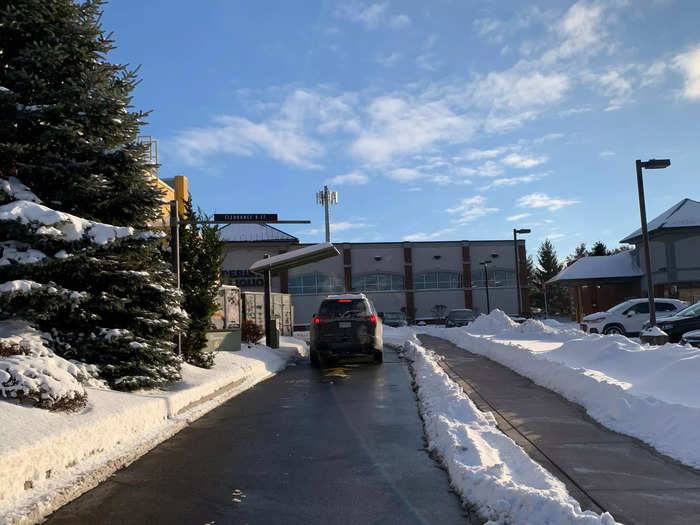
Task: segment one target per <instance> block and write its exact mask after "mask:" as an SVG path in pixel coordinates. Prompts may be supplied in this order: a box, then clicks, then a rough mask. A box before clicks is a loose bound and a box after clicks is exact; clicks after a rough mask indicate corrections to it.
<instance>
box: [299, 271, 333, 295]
mask: <svg viewBox="0 0 700 525" xmlns="http://www.w3.org/2000/svg"><path fill="white" fill-rule="evenodd" d="M344 291H345V282H344V281H343V280H342V279H341V278H339V277H337V276H335V275H326V274H322V273H310V274H306V275H299V276H295V277H291V276H290V277H289V293H290V294H292V295H317V294H327V293H342V292H344Z"/></svg>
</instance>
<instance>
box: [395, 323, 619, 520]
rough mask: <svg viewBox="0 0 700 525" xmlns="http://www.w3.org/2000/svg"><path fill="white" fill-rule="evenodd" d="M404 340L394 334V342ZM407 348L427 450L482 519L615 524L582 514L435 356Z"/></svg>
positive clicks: (415, 346)
mask: <svg viewBox="0 0 700 525" xmlns="http://www.w3.org/2000/svg"><path fill="white" fill-rule="evenodd" d="M398 331H400V332H405V330H403V329H399V330H398ZM392 332H394V331H393V330H392ZM404 335H406V334H404ZM399 337H400V335H399V334H396V333H392V341H397V340H398V338H399ZM403 349H404V354H405V355H406V357H408V358H409V359H410V360H411V361H412V367H411V368H412V374H413V378H414V381H415V382H416V385H417V391H416V393H417V396H418V402H419V406H420V410H421V414H422V416H423V421H424V424H425V431H426V435H427V438H428V448H429V449H430V451H431V452H433V453H436V454H437V455H438V456H439V458H440V460H441V461H442V463H443V465H444V466H445V468H446V469H447V471H448V473H449V476H450V480H451V482H452V486H453V487H454V489H455V490H456V491H457V492H458V493H459V494H460V496H461V497H462V498H463V499H464V501H465V502H466V503H468V504H470V505H474V506H475V507H476V509H475V510H476V512H477V513H478V514H479V515H480V516H481V517H482V518H484V519H487V520H489V523H493V524H494V525H495V524H497V523H499V524H508V523H537V524H542V525H544V524H568V523H577V524H579V523H580V524H583V523H602V524H606V525H612V524H614V523H615V520H614V519H613V517H612V516H611V515H610V514H608V513H604V514H602V515H599V514H596V513H594V512H592V511H582V510H581V507H580V505H579V503H578V502H577V501H576V500H575V499H573V498H572V497H571V496H570V495H569V493H568V492H567V490H566V487H565V486H564V484H563V483H562V482H561V481H559V480H558V479H556V478H555V477H554V476H552V475H551V474H550V473H549V472H547V470H545V469H544V468H542V467H541V466H540V465H538V464H537V463H535V462H534V461H533V460H532V459H530V457H529V456H528V455H527V454H526V453H525V452H524V451H523V450H522V449H521V448H520V447H519V446H518V445H517V444H516V443H515V442H513V441H512V440H511V439H510V438H509V437H507V436H506V435H505V434H503V433H502V432H501V431H500V430H499V429H498V428H497V426H496V420H495V418H494V417H493V415H492V414H491V413H490V412H481V411H480V410H479V409H478V408H476V406H475V405H474V403H472V401H471V400H470V399H469V397H467V395H466V394H465V393H464V392H463V391H462V388H461V387H460V386H459V385H457V384H456V383H455V382H454V381H452V379H450V377H449V376H448V375H447V374H446V373H445V372H444V371H443V370H442V368H441V367H440V365H439V364H438V362H437V358H436V356H435V355H434V354H433V352H431V351H429V350H426V349H425V348H423V347H421V346H420V344H419V343H418V341H417V340H416V339H415V338H413V340H408V341H406V342H405V344H404V346H403Z"/></svg>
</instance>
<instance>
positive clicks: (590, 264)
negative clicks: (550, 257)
mask: <svg viewBox="0 0 700 525" xmlns="http://www.w3.org/2000/svg"><path fill="white" fill-rule="evenodd" d="M642 275H644V274H643V273H642V270H641V269H640V268H639V266H637V263H636V262H635V260H634V256H633V254H632V251H626V252H621V253H616V254H615V255H603V256H598V257H595V256H593V257H581V258H580V259H579V260H577V261H576V262H575V263H573V264H572V265H571V266H568V267H567V268H564V269H563V270H562V271H561V272H559V273H558V274H557V275H555V276H554V277H552V278H551V279H550V280H549V281H547V282H548V283H553V282H557V281H584V280H589V279H614V278H632V277H641V276H642Z"/></svg>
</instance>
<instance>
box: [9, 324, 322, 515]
mask: <svg viewBox="0 0 700 525" xmlns="http://www.w3.org/2000/svg"><path fill="white" fill-rule="evenodd" d="M280 345H281V348H280V349H277V350H273V349H270V348H267V347H264V346H262V345H245V344H244V345H243V347H242V349H241V350H240V351H238V352H218V353H217V354H216V362H215V365H214V367H213V368H212V369H210V370H205V369H201V368H197V367H194V366H191V365H184V366H183V368H182V381H179V382H177V383H176V384H174V385H172V386H170V387H169V388H167V389H161V390H156V391H154V390H150V391H142V392H133V393H126V392H117V391H113V390H108V389H104V388H94V387H86V388H85V390H86V392H87V394H88V404H87V406H86V407H85V408H84V409H82V410H80V411H79V412H73V413H71V412H50V411H47V410H42V409H39V408H33V407H29V406H22V405H18V404H14V403H12V402H8V401H0V421H2V425H0V465H1V466H2V467H1V468H0V523H33V522H36V521H38V520H39V519H41V518H42V517H43V516H45V515H47V514H48V513H50V512H52V511H53V510H55V509H56V508H58V507H60V506H61V505H63V504H65V503H67V502H68V501H70V500H71V499H73V498H75V497H77V496H78V495H80V494H82V493H83V492H85V491H86V490H89V489H90V488H92V487H94V486H95V485H97V484H98V483H100V482H101V481H103V480H104V479H106V478H107V477H108V476H109V475H110V474H111V473H112V472H114V471H115V470H117V469H118V468H120V467H122V466H124V465H127V464H129V463H130V462H132V461H133V460H135V459H137V458H138V457H139V456H141V455H142V454H144V453H146V452H147V451H148V450H150V449H151V448H153V447H154V446H156V445H157V444H159V443H160V442H162V441H164V440H165V439H167V438H169V437H170V436H172V435H173V434H175V433H176V432H178V431H179V430H181V429H182V428H184V427H185V426H187V424H188V423H189V422H190V421H193V420H195V419H197V418H198V417H200V416H201V415H203V414H205V413H206V412H208V411H209V410H211V409H213V408H215V407H216V406H218V405H220V404H221V403H223V402H224V401H226V400H227V399H229V398H231V397H233V396H235V395H237V394H239V393H240V392H242V391H244V390H246V389H248V388H250V387H251V386H253V385H255V384H256V383H258V382H260V381H262V380H264V379H267V378H268V377H270V376H272V375H274V374H275V373H276V372H278V371H280V370H282V369H284V368H285V366H287V364H288V363H289V362H290V361H291V360H294V359H295V358H298V357H304V356H307V355H308V348H307V346H306V343H304V342H303V341H300V340H297V339H294V338H291V337H283V338H281V342H280Z"/></svg>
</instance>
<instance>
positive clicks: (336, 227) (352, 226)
mask: <svg viewBox="0 0 700 525" xmlns="http://www.w3.org/2000/svg"><path fill="white" fill-rule="evenodd" d="M369 226H371V224H366V223H364V222H349V221H341V222H331V231H332V232H342V231H346V230H356V229H358V228H368V227H369Z"/></svg>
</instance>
